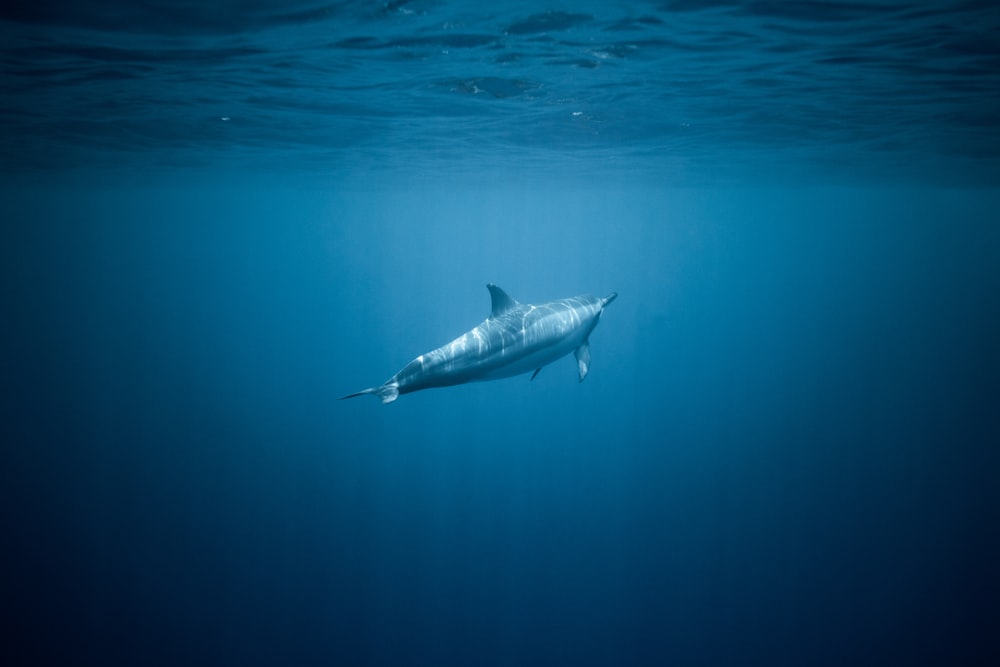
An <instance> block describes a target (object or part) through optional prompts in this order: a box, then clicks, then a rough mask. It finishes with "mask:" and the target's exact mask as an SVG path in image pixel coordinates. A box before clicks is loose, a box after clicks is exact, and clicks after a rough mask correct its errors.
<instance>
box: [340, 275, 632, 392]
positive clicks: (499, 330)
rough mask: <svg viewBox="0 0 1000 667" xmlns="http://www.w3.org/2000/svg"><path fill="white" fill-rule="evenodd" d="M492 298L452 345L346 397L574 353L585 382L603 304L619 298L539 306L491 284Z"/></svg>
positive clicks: (489, 375)
mask: <svg viewBox="0 0 1000 667" xmlns="http://www.w3.org/2000/svg"><path fill="white" fill-rule="evenodd" d="M486 288H487V289H488V290H489V291H490V298H491V299H492V302H493V304H492V306H493V308H492V311H491V312H490V316H489V317H487V318H486V320H484V321H483V323H482V324H480V325H479V326H477V327H475V328H474V329H472V330H471V331H467V332H466V333H464V334H462V335H461V336H459V337H458V338H456V339H455V340H453V341H451V342H450V343H448V344H447V345H443V346H441V347H439V348H438V349H436V350H431V351H430V352H427V353H426V354H421V355H420V356H419V357H417V358H416V359H414V360H413V361H411V362H410V363H408V364H407V365H406V366H404V367H403V369H402V370H401V371H399V372H398V373H396V374H395V375H393V376H392V377H391V378H389V379H388V380H386V381H385V382H384V383H382V384H381V385H379V386H378V387H370V388H368V389H363V390H361V391H359V392H358V393H356V394H350V395H349V396H343V397H342V398H354V397H355V396H361V395H363V394H374V395H375V396H378V397H379V398H380V399H382V404H383V405H385V404H387V403H392V402H393V401H395V400H396V399H397V398H399V395H400V394H408V393H410V392H413V391H420V390H421V389H430V388H431V387H449V386H451V385H456V384H465V383H466V382H480V381H483V380H498V379H500V378H507V377H513V376H515V375H521V374H522V373H527V372H528V371H534V373H532V375H531V379H532V380H534V379H535V376H536V375H538V372H539V371H540V370H542V367H543V366H547V365H548V364H550V363H552V362H553V361H555V360H556V359H559V358H560V357H563V356H565V355H567V354H569V353H570V352H573V353H574V354H575V356H576V363H577V368H578V369H579V372H580V382H583V378H585V377H587V372H588V371H589V370H590V343H589V340H588V339H589V337H590V332H591V331H593V330H594V327H596V326H597V322H598V321H599V320H600V319H601V313H603V312H604V307H605V306H607V305H608V304H609V303H611V302H612V301H614V300H615V299H616V298H617V297H618V293H617V292H612V293H611V294H609V295H608V296H606V297H595V296H590V295H584V296H574V297H570V298H568V299H558V300H556V301H548V302H546V303H541V304H537V305H532V304H526V303H518V302H517V301H515V300H514V299H512V298H511V297H510V296H508V295H507V293H506V292H504V291H503V290H502V289H500V288H499V287H497V286H496V285H494V284H492V283H490V284H489V285H487V286H486Z"/></svg>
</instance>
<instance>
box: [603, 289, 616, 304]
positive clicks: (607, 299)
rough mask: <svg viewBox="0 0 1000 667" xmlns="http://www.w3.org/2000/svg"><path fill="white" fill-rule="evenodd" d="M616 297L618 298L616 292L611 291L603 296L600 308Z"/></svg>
mask: <svg viewBox="0 0 1000 667" xmlns="http://www.w3.org/2000/svg"><path fill="white" fill-rule="evenodd" d="M617 298H618V292H612V293H611V294H609V295H607V296H606V297H604V303H602V304H601V308H604V307H605V306H607V305H608V304H609V303H611V302H612V301H614V300H615V299H617Z"/></svg>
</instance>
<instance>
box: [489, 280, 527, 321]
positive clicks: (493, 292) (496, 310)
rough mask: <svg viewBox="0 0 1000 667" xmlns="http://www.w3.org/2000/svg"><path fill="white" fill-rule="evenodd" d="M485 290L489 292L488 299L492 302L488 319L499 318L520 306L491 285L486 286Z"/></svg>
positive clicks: (505, 293)
mask: <svg viewBox="0 0 1000 667" xmlns="http://www.w3.org/2000/svg"><path fill="white" fill-rule="evenodd" d="M486 289H488V290H489V291H490V299H492V301H493V304H492V310H491V311H490V317H500V316H501V315H504V314H505V313H507V312H509V311H511V310H514V309H515V308H517V307H518V306H520V305H521V304H519V303H518V302H517V301H515V300H514V299H512V298H510V295H508V294H507V292H504V291H503V290H502V289H500V288H499V287H497V286H496V285H494V284H493V283H490V284H489V285H487V286H486Z"/></svg>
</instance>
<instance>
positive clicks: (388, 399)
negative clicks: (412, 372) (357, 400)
mask: <svg viewBox="0 0 1000 667" xmlns="http://www.w3.org/2000/svg"><path fill="white" fill-rule="evenodd" d="M365 394H375V395H376V396H378V397H379V398H380V399H382V405H385V404H387V403H392V402H393V401H395V400H396V399H397V398H399V385H397V384H396V383H395V382H386V383H385V384H383V385H381V386H379V387H369V388H368V389H362V390H361V391H359V392H358V393H356V394H348V395H347V396H341V397H340V400H344V399H345V398H354V397H355V396H364V395H365Z"/></svg>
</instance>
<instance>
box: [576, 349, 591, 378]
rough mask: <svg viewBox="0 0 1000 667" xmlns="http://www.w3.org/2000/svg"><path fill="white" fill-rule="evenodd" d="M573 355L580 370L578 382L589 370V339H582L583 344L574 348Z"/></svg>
mask: <svg viewBox="0 0 1000 667" xmlns="http://www.w3.org/2000/svg"><path fill="white" fill-rule="evenodd" d="M573 356H575V357H576V365H577V367H578V368H579V370H580V382H583V378H585V377H587V372H588V371H590V341H589V340H585V341H583V345H581V346H580V347H578V348H576V352H574V353H573Z"/></svg>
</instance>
